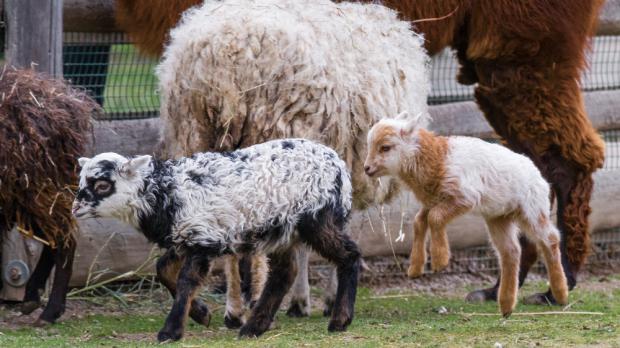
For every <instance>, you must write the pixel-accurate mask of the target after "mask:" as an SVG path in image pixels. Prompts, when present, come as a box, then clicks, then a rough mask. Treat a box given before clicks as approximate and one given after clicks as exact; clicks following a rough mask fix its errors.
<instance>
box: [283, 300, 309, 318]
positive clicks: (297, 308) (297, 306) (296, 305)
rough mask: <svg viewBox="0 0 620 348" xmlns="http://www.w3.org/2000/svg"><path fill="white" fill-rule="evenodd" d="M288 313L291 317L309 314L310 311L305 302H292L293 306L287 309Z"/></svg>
mask: <svg viewBox="0 0 620 348" xmlns="http://www.w3.org/2000/svg"><path fill="white" fill-rule="evenodd" d="M286 315H288V316H289V317H291V318H302V317H307V316H309V315H310V313H308V312H307V311H306V305H305V304H304V303H300V302H292V303H291V306H290V307H289V308H288V310H287V311H286Z"/></svg>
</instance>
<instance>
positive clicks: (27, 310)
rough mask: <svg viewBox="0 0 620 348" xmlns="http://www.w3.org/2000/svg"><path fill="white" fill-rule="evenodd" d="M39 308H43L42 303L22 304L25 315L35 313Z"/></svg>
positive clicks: (29, 302) (28, 302)
mask: <svg viewBox="0 0 620 348" xmlns="http://www.w3.org/2000/svg"><path fill="white" fill-rule="evenodd" d="M39 307H41V303H40V302H36V301H26V302H24V303H22V307H21V312H22V314H24V315H28V314H30V313H32V312H34V311H35V310H36V309H37V308H39Z"/></svg>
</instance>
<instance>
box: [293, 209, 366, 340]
mask: <svg viewBox="0 0 620 348" xmlns="http://www.w3.org/2000/svg"><path fill="white" fill-rule="evenodd" d="M345 225H346V217H345V216H343V215H342V212H341V211H338V210H333V209H330V208H324V209H323V210H321V211H320V212H319V213H318V214H316V215H308V216H305V217H304V218H302V219H301V220H300V221H299V224H298V230H299V236H300V238H301V240H302V241H303V242H304V243H306V244H308V245H309V246H311V247H312V248H313V249H314V250H315V251H316V252H317V253H319V255H321V256H323V257H324V258H326V259H327V260H329V261H331V262H333V263H334V264H335V265H336V267H337V276H338V288H337V290H336V298H335V300H334V306H333V309H332V316H331V320H330V322H329V326H328V328H327V329H328V330H329V331H344V330H346V328H347V326H349V324H350V323H351V321H352V320H353V312H354V308H355V295H356V292H357V281H358V275H359V270H360V263H361V253H360V251H359V249H358V248H357V245H356V244H355V242H353V241H352V240H351V239H350V238H349V236H348V234H347V233H346V232H345Z"/></svg>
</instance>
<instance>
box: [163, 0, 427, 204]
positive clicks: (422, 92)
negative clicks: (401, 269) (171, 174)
mask: <svg viewBox="0 0 620 348" xmlns="http://www.w3.org/2000/svg"><path fill="white" fill-rule="evenodd" d="M426 64H427V57H426V54H425V52H424V50H423V49H422V38H421V37H419V36H417V35H416V34H414V33H413V32H412V31H411V30H410V26H409V24H408V23H406V22H402V21H399V20H398V19H397V16H396V13H394V12H393V11H391V10H389V9H387V8H384V7H382V6H378V5H362V4H344V3H343V4H334V3H332V2H330V1H314V2H299V1H292V0H286V1H275V0H259V1H253V2H247V1H241V0H227V1H223V2H220V1H212V0H211V1H207V2H206V3H205V4H204V5H203V6H202V7H200V8H197V9H193V10H190V11H188V12H187V13H186V14H185V15H184V17H183V19H182V21H181V24H180V25H179V26H178V27H177V28H175V29H174V30H173V31H172V32H171V42H170V44H169V46H168V47H167V48H166V50H165V54H164V59H163V61H162V63H161V64H160V66H159V67H158V69H157V73H158V75H159V78H160V89H161V95H162V108H161V115H162V120H163V123H164V129H163V141H164V144H165V147H166V150H165V152H166V153H167V155H169V156H177V157H178V156H184V155H189V154H191V153H194V152H197V151H228V150H233V149H236V148H238V147H245V146H249V145H252V144H256V143H261V142H264V141H267V140H270V139H276V138H287V137H299V138H307V139H311V140H315V141H319V142H321V143H324V144H326V145H329V146H330V147H332V148H334V149H335V150H336V151H337V152H338V154H340V156H341V157H342V158H343V159H344V160H345V161H346V162H347V165H348V166H349V168H350V169H352V173H353V183H354V187H355V191H354V199H355V201H356V203H357V205H358V206H359V205H364V203H366V202H372V201H373V200H374V197H375V190H376V187H375V184H374V183H371V182H370V180H369V179H368V178H366V177H365V175H364V174H363V170H362V163H363V160H364V157H365V155H366V149H365V147H366V139H365V138H366V132H367V130H368V129H369V128H370V126H371V125H372V123H374V122H375V121H377V120H379V119H380V118H383V117H389V116H393V115H396V114H397V113H398V112H400V111H403V110H408V111H409V112H410V113H412V114H414V115H416V114H418V113H420V112H426V96H427V93H428V88H429V87H428V86H429V84H428V78H427V73H426Z"/></svg>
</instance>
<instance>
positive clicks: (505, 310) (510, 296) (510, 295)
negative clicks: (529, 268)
mask: <svg viewBox="0 0 620 348" xmlns="http://www.w3.org/2000/svg"><path fill="white" fill-rule="evenodd" d="M487 225H488V227H489V232H490V234H491V240H492V241H493V245H494V246H495V248H496V250H497V253H498V254H499V258H500V269H501V272H500V276H501V278H500V284H499V294H498V299H497V300H498V302H499V307H500V310H501V312H502V315H503V316H504V317H505V318H507V317H509V316H510V314H512V310H513V309H514V307H515V304H516V303H517V291H518V289H519V287H518V280H519V261H520V259H521V247H520V245H519V241H518V238H517V235H518V231H517V229H516V226H515V224H514V223H513V221H512V219H510V218H506V217H499V218H494V219H487Z"/></svg>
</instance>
